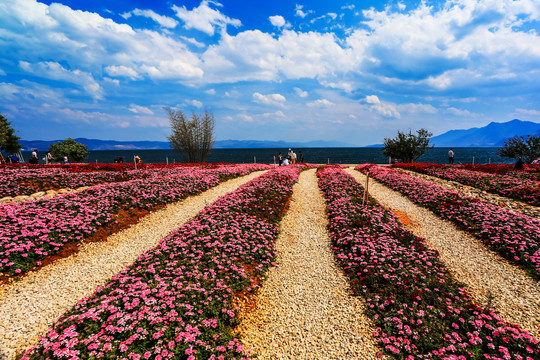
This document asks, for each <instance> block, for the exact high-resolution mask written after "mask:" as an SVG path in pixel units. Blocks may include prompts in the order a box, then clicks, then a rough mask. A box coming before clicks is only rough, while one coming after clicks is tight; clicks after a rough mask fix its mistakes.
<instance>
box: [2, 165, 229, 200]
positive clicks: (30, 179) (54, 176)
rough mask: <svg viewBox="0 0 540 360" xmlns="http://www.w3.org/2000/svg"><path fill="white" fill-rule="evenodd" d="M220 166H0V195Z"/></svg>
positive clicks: (15, 194)
mask: <svg viewBox="0 0 540 360" xmlns="http://www.w3.org/2000/svg"><path fill="white" fill-rule="evenodd" d="M195 167H196V168H202V167H204V168H214V169H215V168H220V167H224V165H220V164H171V165H165V164H151V165H146V164H145V165H144V166H143V165H139V167H138V169H137V170H135V169H134V165H133V164H68V165H48V166H41V165H27V164H16V165H15V164H13V165H0V177H1V178H2V183H0V198H2V197H5V196H11V197H13V196H18V195H31V194H33V193H35V192H38V191H45V190H49V189H62V188H70V189H75V188H77V187H81V186H92V185H97V184H102V183H109V182H122V181H128V180H135V179H145V178H148V177H152V176H156V175H165V174H172V173H174V172H177V171H180V172H184V171H185V170H186V169H189V168H195Z"/></svg>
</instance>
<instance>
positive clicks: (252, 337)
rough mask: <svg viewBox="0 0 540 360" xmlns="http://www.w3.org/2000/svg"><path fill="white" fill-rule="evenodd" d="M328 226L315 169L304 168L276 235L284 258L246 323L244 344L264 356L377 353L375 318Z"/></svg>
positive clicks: (371, 356) (366, 356)
mask: <svg viewBox="0 0 540 360" xmlns="http://www.w3.org/2000/svg"><path fill="white" fill-rule="evenodd" d="M326 226H327V217H326V205H325V203H324V199H323V197H322V194H321V192H320V190H319V188H318V185H317V179H316V176H315V170H308V171H304V172H303V173H302V174H301V175H300V179H299V181H298V183H297V184H296V185H295V186H294V194H293V197H292V201H291V206H290V209H289V211H288V213H287V215H286V216H285V217H284V219H283V222H282V224H281V234H280V236H279V238H278V239H277V242H276V249H277V252H278V255H277V260H276V261H277V263H278V265H277V266H275V267H273V268H271V269H270V270H269V272H268V276H267V279H266V280H265V282H264V284H263V286H262V288H261V289H260V291H259V293H258V295H257V296H256V301H257V308H256V310H255V311H253V312H251V313H248V314H246V315H245V318H244V319H243V322H242V325H241V328H240V331H241V332H242V335H243V341H244V344H243V345H244V347H245V348H247V349H252V350H254V353H255V354H258V355H259V359H376V358H377V352H378V351H379V350H378V349H377V348H376V345H375V340H374V338H373V336H372V333H373V330H374V328H373V327H372V326H373V325H371V322H370V321H369V319H367V318H366V317H364V315H363V308H364V303H363V302H362V300H361V299H360V298H358V297H353V296H351V295H350V293H349V292H350V289H349V286H348V282H347V279H346V278H345V275H344V274H343V271H342V270H341V269H339V268H338V266H337V265H336V263H335V260H334V255H333V253H332V250H331V245H330V239H329V237H328V234H327V230H326Z"/></svg>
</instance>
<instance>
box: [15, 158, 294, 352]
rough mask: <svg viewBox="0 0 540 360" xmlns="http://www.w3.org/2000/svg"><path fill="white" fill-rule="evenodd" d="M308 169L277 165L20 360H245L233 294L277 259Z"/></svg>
mask: <svg viewBox="0 0 540 360" xmlns="http://www.w3.org/2000/svg"><path fill="white" fill-rule="evenodd" d="M301 170H302V167H301V166H288V167H280V168H276V169H274V170H272V171H269V172H268V173H266V174H264V175H262V176H260V177H258V178H256V179H255V180H253V181H251V182H249V183H247V184H245V185H244V186H242V187H240V188H239V189H238V190H236V191H234V192H232V193H230V194H228V195H226V196H224V197H222V198H220V199H219V200H218V201H216V202H215V203H214V204H212V205H210V206H208V207H206V208H205V209H204V210H203V211H202V212H201V213H199V215H198V216H197V217H196V218H195V219H194V220H192V221H191V222H189V223H187V224H185V225H184V226H182V227H180V228H179V229H177V230H175V231H174V232H173V233H172V234H171V235H169V236H168V237H166V238H164V239H163V240H162V241H161V242H160V244H159V245H158V246H156V247H155V248H153V249H151V250H149V251H147V252H146V253H144V254H142V255H141V256H140V257H139V258H138V259H137V260H136V261H135V263H133V264H132V265H130V266H129V267H127V268H126V269H125V270H124V271H123V272H121V273H119V274H117V275H116V276H114V277H113V278H112V279H111V280H110V281H109V282H108V283H107V284H106V285H104V286H102V287H99V288H98V289H97V290H96V291H95V292H94V294H92V295H91V296H90V297H87V298H85V299H82V300H80V301H79V302H78V304H77V305H76V306H75V307H74V308H72V309H71V310H70V311H68V312H66V313H65V314H64V315H63V316H62V317H61V318H60V319H59V320H58V321H57V322H56V323H55V324H54V325H53V326H52V328H51V329H50V330H49V331H48V332H47V334H46V335H45V336H43V337H42V338H41V339H40V341H39V345H37V346H36V347H34V348H32V349H29V350H28V351H27V352H26V353H25V354H24V355H22V357H21V358H22V359H53V358H54V359H60V358H67V359H79V358H84V359H97V358H108V359H111V358H114V359H149V358H152V359H172V358H174V359H189V360H193V359H236V358H238V359H240V358H247V357H249V354H246V352H245V350H244V349H243V347H242V346H241V345H240V343H239V340H238V339H237V338H235V336H234V334H233V332H232V330H231V329H232V327H234V326H235V324H236V322H237V317H236V315H237V313H236V310H237V309H236V308H235V306H234V304H233V301H232V299H233V296H234V294H235V293H236V292H239V291H241V290H246V289H247V290H249V289H251V288H253V287H254V285H252V283H251V281H250V279H251V277H252V276H255V275H257V274H262V273H263V272H264V271H265V269H266V268H267V267H268V266H270V264H271V263H272V259H273V257H274V249H273V246H274V241H275V239H276V237H277V235H278V230H279V228H278V224H277V223H278V222H279V220H280V219H281V217H282V216H283V214H284V212H285V211H286V210H287V207H288V201H289V198H290V196H291V195H292V185H293V184H294V183H295V182H296V181H297V179H298V175H299V173H300V171H301Z"/></svg>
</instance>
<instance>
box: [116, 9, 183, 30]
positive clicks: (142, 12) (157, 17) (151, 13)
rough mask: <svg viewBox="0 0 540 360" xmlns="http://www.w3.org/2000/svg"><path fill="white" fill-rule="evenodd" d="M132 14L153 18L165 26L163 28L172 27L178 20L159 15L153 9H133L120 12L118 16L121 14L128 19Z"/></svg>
mask: <svg viewBox="0 0 540 360" xmlns="http://www.w3.org/2000/svg"><path fill="white" fill-rule="evenodd" d="M132 15H135V16H143V17H147V18H149V19H152V20H154V21H155V22H157V23H158V24H159V25H160V26H162V27H165V28H170V29H173V28H175V27H176V26H177V25H178V21H176V20H174V19H173V18H170V17H167V16H163V15H159V14H157V13H156V12H154V11H153V10H141V9H135V10H133V11H130V12H126V13H123V14H120V16H122V17H123V18H124V19H126V20H127V19H129V18H130V17H131V16H132Z"/></svg>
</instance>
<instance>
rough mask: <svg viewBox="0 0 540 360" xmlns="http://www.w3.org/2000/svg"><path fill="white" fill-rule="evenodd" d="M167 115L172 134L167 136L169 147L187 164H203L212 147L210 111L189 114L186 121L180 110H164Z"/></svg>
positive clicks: (211, 114) (212, 117) (212, 115)
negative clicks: (200, 113) (189, 116)
mask: <svg viewBox="0 0 540 360" xmlns="http://www.w3.org/2000/svg"><path fill="white" fill-rule="evenodd" d="M165 111H167V114H168V115H169V122H170V124H171V130H172V134H171V135H169V136H167V139H168V140H169V143H170V146H171V148H172V149H174V150H175V151H177V152H179V153H181V154H182V157H183V158H184V161H186V162H188V163H194V162H205V160H206V157H207V156H208V154H210V152H211V151H212V147H214V142H215V139H214V127H215V119H214V114H213V113H212V112H211V111H208V110H206V111H205V112H204V114H202V115H197V114H195V113H192V114H191V119H188V118H187V117H186V115H184V113H183V112H182V111H181V110H178V111H173V110H171V109H169V108H165Z"/></svg>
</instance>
